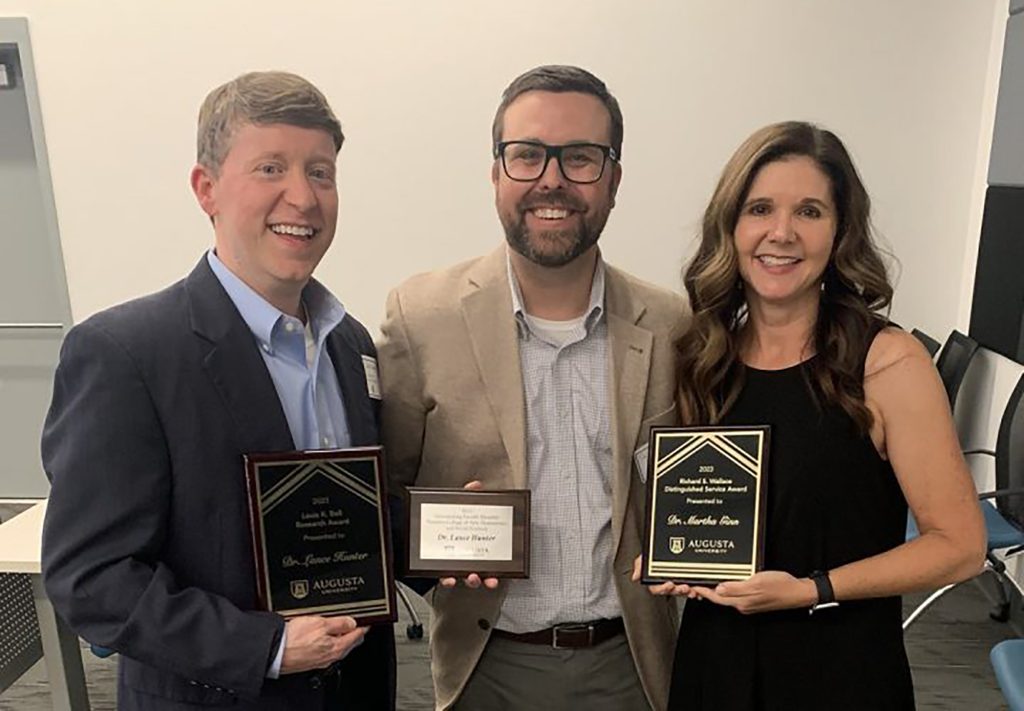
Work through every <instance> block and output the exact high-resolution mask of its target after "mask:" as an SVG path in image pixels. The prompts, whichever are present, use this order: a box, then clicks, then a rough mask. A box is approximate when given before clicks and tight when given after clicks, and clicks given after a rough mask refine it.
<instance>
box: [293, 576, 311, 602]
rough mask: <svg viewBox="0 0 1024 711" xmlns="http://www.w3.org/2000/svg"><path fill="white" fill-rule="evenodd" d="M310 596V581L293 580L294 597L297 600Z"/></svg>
mask: <svg viewBox="0 0 1024 711" xmlns="http://www.w3.org/2000/svg"><path fill="white" fill-rule="evenodd" d="M306 595H309V581H308V580H293V581H292V597H294V598H295V599H296V600H301V599H302V598H304V597H306Z"/></svg>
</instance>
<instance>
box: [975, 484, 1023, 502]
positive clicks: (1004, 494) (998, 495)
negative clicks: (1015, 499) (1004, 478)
mask: <svg viewBox="0 0 1024 711" xmlns="http://www.w3.org/2000/svg"><path fill="white" fill-rule="evenodd" d="M1010 496H1024V487H1015V488H1012V489H996V490H995V491H983V492H981V493H980V494H978V500H979V501H984V500H985V499H1004V498H1008V497H1010Z"/></svg>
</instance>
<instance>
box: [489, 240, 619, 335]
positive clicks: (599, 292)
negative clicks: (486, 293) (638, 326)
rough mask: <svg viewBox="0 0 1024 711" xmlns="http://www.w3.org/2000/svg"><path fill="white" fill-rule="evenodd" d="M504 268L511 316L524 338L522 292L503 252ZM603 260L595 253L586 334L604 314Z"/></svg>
mask: <svg viewBox="0 0 1024 711" xmlns="http://www.w3.org/2000/svg"><path fill="white" fill-rule="evenodd" d="M505 268H506V269H507V270H508V283H509V287H510V288H511V289H512V315H513V316H515V319H516V324H517V325H518V328H519V335H520V336H525V335H527V334H528V333H529V332H530V327H529V326H528V325H527V323H526V319H525V318H524V315H525V313H526V309H525V308H524V306H523V292H522V290H521V289H520V288H519V280H518V279H517V278H516V273H515V270H513V269H512V257H510V256H509V254H508V252H507V251H506V252H505ZM604 272H605V267H604V258H603V257H602V256H601V252H600V251H598V253H597V265H596V266H595V267H594V280H593V281H592V282H591V284H590V304H589V305H588V306H587V311H586V313H585V314H584V316H585V318H584V324H585V327H586V330H587V332H588V333H589V332H590V329H591V328H592V327H593V325H594V324H595V323H597V322H598V321H599V320H600V319H601V315H602V314H603V313H604Z"/></svg>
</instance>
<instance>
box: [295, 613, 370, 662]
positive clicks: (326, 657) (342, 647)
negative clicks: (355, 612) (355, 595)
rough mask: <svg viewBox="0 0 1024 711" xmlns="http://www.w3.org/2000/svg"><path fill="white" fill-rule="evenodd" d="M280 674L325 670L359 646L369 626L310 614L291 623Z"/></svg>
mask: <svg viewBox="0 0 1024 711" xmlns="http://www.w3.org/2000/svg"><path fill="white" fill-rule="evenodd" d="M287 624H288V628H287V633H288V634H287V635H286V637H285V643H284V656H283V657H282V659H281V674H282V675H284V674H295V673H297V672H304V671H310V670H311V669H323V668H324V667H326V666H329V665H330V664H331V663H333V662H336V661H338V660H339V659H343V658H344V657H345V655H347V654H348V653H349V652H351V651H352V650H353V649H355V648H356V647H358V646H359V645H360V644H362V642H363V637H364V636H366V631H367V630H368V629H369V628H368V627H356V621H355V620H354V619H352V618H351V617H320V616H319V615H308V616H303V617H293V618H292V619H290V620H288V623H287Z"/></svg>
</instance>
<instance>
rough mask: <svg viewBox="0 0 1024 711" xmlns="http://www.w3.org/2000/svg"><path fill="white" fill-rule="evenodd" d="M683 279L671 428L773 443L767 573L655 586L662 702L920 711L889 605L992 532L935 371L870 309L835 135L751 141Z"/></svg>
mask: <svg viewBox="0 0 1024 711" xmlns="http://www.w3.org/2000/svg"><path fill="white" fill-rule="evenodd" d="M685 284H686V289H687V292H688V293H689V297H690V301H691V305H692V307H693V314H694V316H693V323H692V326H691V328H690V330H689V332H688V333H686V334H685V335H684V336H683V337H681V338H680V340H679V342H678V344H677V347H678V358H679V378H680V389H679V406H680V414H681V417H682V420H683V422H684V423H685V424H693V425H702V424H743V425H747V424H769V425H771V426H772V432H771V456H770V460H769V461H770V465H769V466H770V471H769V478H768V510H767V515H766V524H767V528H766V531H765V571H764V572H760V573H757V574H756V575H754V576H752V577H751V578H748V579H747V580H744V581H737V582H726V583H722V584H719V585H717V586H715V587H700V586H696V585H695V586H688V585H674V584H672V583H666V584H664V585H660V586H654V587H652V588H651V592H652V593H654V594H662V595H669V594H674V595H686V596H687V597H688V598H689V600H688V601H687V605H686V608H685V611H684V614H683V622H682V627H681V630H680V635H679V643H678V646H677V650H676V659H675V671H674V674H673V684H672V692H671V698H670V703H669V706H670V708H673V709H686V710H688V711H689V710H693V709H715V710H716V711H730V710H733V709H736V710H740V709H742V710H744V711H745V710H747V709H780V710H781V709H785V710H786V711H794V710H796V709H830V710H831V709H857V710H858V711H860V710H863V709H912V708H913V706H914V697H913V686H912V683H911V679H910V670H909V666H908V664H907V658H906V654H905V652H904V649H903V634H902V629H901V605H900V597H899V596H900V595H901V594H902V593H906V592H910V591H915V590H927V589H933V588H936V587H939V586H941V585H943V584H945V583H950V582H954V581H959V580H963V579H966V578H969V577H971V576H973V575H976V574H977V573H978V572H979V571H980V570H981V566H982V562H983V557H984V551H985V534H984V527H983V523H982V520H981V516H980V513H979V510H978V504H977V501H976V498H975V491H974V486H973V484H972V482H971V478H970V475H969V472H968V470H967V467H966V465H965V464H964V461H963V457H962V456H961V454H960V448H959V445H958V443H957V438H956V433H955V430H954V427H953V423H952V418H951V416H950V412H949V406H948V404H947V401H946V397H945V393H944V390H943V388H942V384H941V382H940V380H939V377H938V374H937V373H936V371H935V368H934V366H933V365H932V362H931V358H930V357H929V355H928V354H927V353H926V352H925V350H924V348H923V347H922V346H920V345H919V344H918V342H917V340H916V339H914V338H913V337H912V336H910V335H908V334H906V333H904V332H903V331H901V330H899V329H898V328H895V327H892V326H891V325H889V324H888V323H887V321H886V319H885V317H884V316H883V315H880V312H882V311H884V310H885V309H886V308H887V307H888V306H889V303H890V299H891V296H892V287H891V286H890V284H889V282H888V279H887V275H886V270H885V266H884V264H883V262H882V259H881V258H880V256H879V253H878V251H877V248H876V247H875V245H874V244H873V242H872V239H871V231H870V222H869V200H868V196H867V193H866V192H865V190H864V186H863V185H862V183H861V181H860V177H859V176H858V174H857V171H856V169H855V168H854V166H853V164H852V162H851V160H850V156H849V154H848V153H847V152H846V149H845V148H844V146H843V144H842V143H841V142H840V141H839V139H838V138H837V137H836V136H835V135H834V134H832V133H831V132H829V131H825V130H822V129H820V128H818V127H816V126H813V125H809V124H806V123H796V122H789V123H781V124H776V125H772V126H768V127H766V128H763V129H761V130H759V131H757V132H756V133H755V134H754V135H752V136H751V137H750V138H749V139H747V141H746V142H745V143H744V144H743V145H742V146H741V147H740V148H739V150H738V151H737V152H736V154H735V155H734V156H733V157H732V159H731V160H730V161H729V163H728V164H727V165H726V167H725V170H724V172H723V174H722V177H721V179H720V181H719V183H718V187H717V188H716V190H715V194H714V197H713V198H712V200H711V203H710V205H709V206H708V208H707V211H706V212H705V215H704V222H703V234H702V240H701V244H700V247H699V249H698V252H697V255H696V256H695V257H694V259H693V261H692V262H691V263H690V265H689V266H688V268H687V270H686V273H685ZM908 504H909V505H910V510H911V511H912V512H913V514H914V516H915V518H916V519H917V523H918V526H919V528H920V530H921V535H920V537H918V538H916V539H914V540H912V541H910V542H906V541H905V527H906V514H907V505H908ZM832 596H834V599H835V600H836V601H837V602H838V603H839V604H838V606H835V607H830V608H829V609H818V610H816V611H814V613H813V614H808V611H809V610H810V609H811V608H812V607H813V606H815V605H816V604H818V603H821V602H827V601H829V598H830V597H832Z"/></svg>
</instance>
